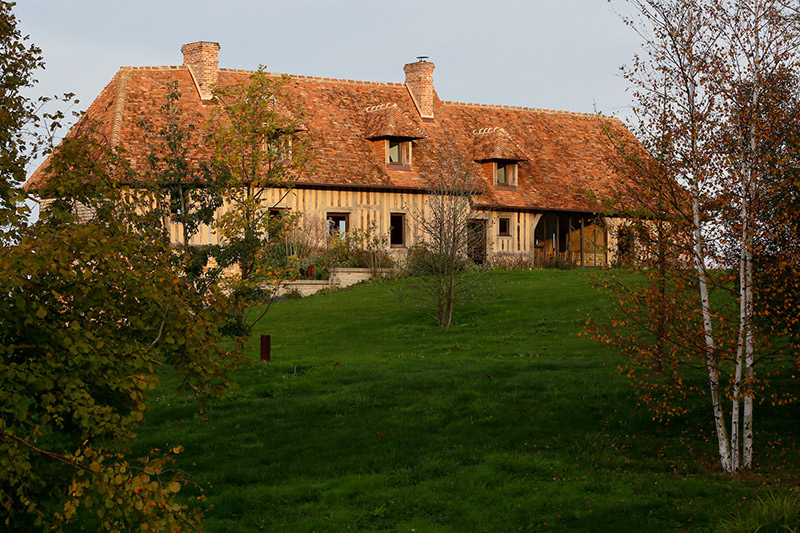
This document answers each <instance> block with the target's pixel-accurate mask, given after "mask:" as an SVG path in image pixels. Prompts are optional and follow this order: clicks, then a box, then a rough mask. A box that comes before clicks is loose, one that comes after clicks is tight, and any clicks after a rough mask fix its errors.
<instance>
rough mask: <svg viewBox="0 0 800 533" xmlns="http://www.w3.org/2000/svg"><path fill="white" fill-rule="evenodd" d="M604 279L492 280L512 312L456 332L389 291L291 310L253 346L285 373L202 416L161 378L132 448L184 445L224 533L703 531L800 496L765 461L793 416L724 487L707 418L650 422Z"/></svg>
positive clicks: (498, 305)
mask: <svg viewBox="0 0 800 533" xmlns="http://www.w3.org/2000/svg"><path fill="white" fill-rule="evenodd" d="M591 275H592V274H591V273H589V272H587V271H569V272H564V271H535V272H511V273H498V274H494V275H493V276H492V279H493V281H495V282H496V283H497V288H498V292H499V294H500V296H499V297H498V298H497V299H494V300H490V301H486V302H483V303H481V304H469V305H467V306H464V307H463V308H461V309H457V312H456V315H455V318H454V323H453V326H452V328H451V329H450V330H447V331H443V330H440V329H439V328H438V327H437V326H436V324H435V322H434V321H433V320H432V319H430V318H428V317H426V316H424V315H421V314H419V313H418V312H417V311H416V310H414V309H413V308H411V307H409V306H408V305H407V304H406V303H404V302H400V301H397V300H396V299H395V298H394V296H392V295H391V294H390V293H389V292H387V291H386V290H385V289H384V288H383V287H381V286H380V285H367V286H358V287H354V288H351V289H346V290H343V291H340V292H338V293H335V294H330V295H323V296H314V297H310V298H306V299H302V300H293V301H286V302H281V303H279V304H277V305H276V306H275V307H274V308H273V309H271V310H270V312H269V314H268V316H267V319H266V320H265V322H264V323H263V325H262V326H261V327H260V330H259V331H257V332H256V336H255V337H254V339H253V345H254V346H255V347H256V348H257V346H258V335H260V334H262V333H264V334H270V335H271V336H272V362H270V363H260V362H257V361H256V358H257V354H256V352H255V351H254V350H253V351H252V352H251V356H252V358H253V360H254V363H253V365H252V366H251V367H248V368H244V369H241V370H239V371H238V372H237V373H236V374H235V376H234V377H235V380H236V382H237V383H238V387H237V388H235V389H233V390H232V391H230V393H229V395H228V397H227V398H226V399H223V400H220V401H217V402H214V403H213V404H212V405H210V406H208V407H207V408H206V410H205V412H204V413H202V415H199V414H198V413H197V407H196V405H195V404H193V403H192V402H191V401H190V400H189V399H187V398H183V397H174V396H171V395H170V394H169V390H168V389H169V379H166V380H165V383H164V385H163V387H162V389H160V391H164V392H163V393H160V395H158V396H157V397H155V398H154V399H153V401H152V402H151V405H152V408H151V410H150V412H149V415H148V425H147V426H146V427H145V428H144V429H143V431H142V432H141V437H140V439H139V441H138V442H137V450H140V451H143V450H147V449H150V448H153V447H161V448H164V447H166V446H173V445H175V444H183V445H184V447H185V452H184V454H182V455H181V456H179V463H178V465H177V466H178V467H180V468H182V469H184V470H185V471H186V472H187V473H188V474H189V475H190V476H191V478H192V479H193V480H194V481H195V482H196V483H197V486H196V487H193V486H191V485H190V486H187V488H186V489H185V492H186V493H187V494H192V495H196V494H198V493H199V492H200V491H201V490H202V491H203V492H204V493H205V495H206V496H207V500H206V502H205V503H206V504H207V505H208V506H209V510H208V512H207V521H206V523H205V527H206V529H207V530H208V531H220V532H221V531H262V530H263V531H312V530H315V531H358V530H361V531H364V530H367V531H369V530H392V531H412V530H416V531H540V530H541V531H545V530H554V531H674V530H676V529H677V530H679V529H681V528H683V527H685V528H688V529H691V530H701V531H702V530H706V529H710V528H711V527H712V526H713V524H714V523H716V522H717V521H718V519H719V518H721V517H727V516H730V515H731V513H733V512H735V511H737V510H739V509H741V508H742V505H743V504H744V505H745V507H746V504H747V502H748V500H749V499H752V498H754V497H755V495H756V494H757V493H758V492H757V491H759V490H761V489H754V488H753V487H757V486H759V485H761V484H762V483H764V482H767V481H774V480H775V479H776V478H778V477H781V479H783V480H786V479H787V477H788V478H790V479H797V473H798V469H797V467H796V466H795V464H794V463H795V462H794V461H793V460H791V458H790V457H788V456H787V455H786V453H785V450H782V453H778V452H777V451H775V450H773V454H772V455H771V456H767V452H766V449H764V448H767V447H768V445H769V442H773V443H774V439H775V438H776V437H775V434H776V433H774V432H772V436H771V437H768V436H767V434H766V433H767V432H768V431H769V428H770V427H773V428H774V427H778V426H780V425H783V424H785V423H786V421H787V420H789V419H790V415H791V413H787V412H785V411H772V412H771V413H764V414H762V419H761V420H762V421H761V429H762V433H758V434H757V442H756V450H757V453H758V451H759V450H762V449H764V451H763V453H762V455H760V456H759V460H761V464H760V465H759V468H758V470H757V472H756V473H755V474H752V475H749V476H747V477H745V478H743V479H731V478H728V477H726V476H723V475H721V474H719V469H718V468H717V466H716V458H715V456H714V445H713V442H711V441H709V440H708V439H710V438H711V437H712V425H711V422H712V421H711V419H710V416H709V413H708V412H707V411H708V410H707V409H705V405H704V404H703V403H702V401H701V402H699V403H698V409H697V410H696V412H694V413H693V414H692V415H691V416H689V417H687V418H686V419H681V420H677V421H674V422H673V423H672V424H670V425H667V426H664V425H658V424H656V423H654V422H652V421H651V420H650V417H649V416H648V414H647V413H646V412H643V411H642V410H640V409H639V408H638V407H637V406H636V400H635V397H634V395H633V393H632V390H631V388H630V386H629V385H628V384H627V383H626V382H625V381H624V379H623V378H622V377H621V376H620V375H619V374H618V373H617V371H616V367H617V365H618V364H619V363H620V361H618V360H617V359H616V358H615V357H614V355H613V354H611V353H609V352H608V351H606V350H605V349H604V348H601V347H599V346H598V345H596V344H594V343H592V342H591V341H590V340H588V339H587V338H585V337H583V336H582V335H581V332H582V330H583V324H584V322H585V320H586V317H587V316H588V315H589V314H593V313H602V312H603V309H604V308H605V306H606V305H608V304H607V303H606V302H602V301H599V300H598V293H597V292H596V291H594V289H592V288H591V286H590V283H591ZM792 428H794V429H796V423H794V424H793V425H792ZM784 431H788V433H784V434H780V435H781V439H783V440H781V441H780V442H783V443H785V445H786V446H790V444H789V443H790V442H791V443H794V442H795V440H794V433H792V430H791V429H788V430H784ZM770 439H772V440H770ZM793 445H794V444H791V446H793ZM778 473H779V474H778ZM211 506H213V507H211Z"/></svg>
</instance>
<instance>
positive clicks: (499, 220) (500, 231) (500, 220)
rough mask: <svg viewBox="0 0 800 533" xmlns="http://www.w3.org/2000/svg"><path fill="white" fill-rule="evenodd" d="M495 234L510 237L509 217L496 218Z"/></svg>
mask: <svg viewBox="0 0 800 533" xmlns="http://www.w3.org/2000/svg"><path fill="white" fill-rule="evenodd" d="M504 222H505V226H506V228H505V231H503V223H504ZM497 236H498V237H511V217H506V216H503V217H498V218H497Z"/></svg>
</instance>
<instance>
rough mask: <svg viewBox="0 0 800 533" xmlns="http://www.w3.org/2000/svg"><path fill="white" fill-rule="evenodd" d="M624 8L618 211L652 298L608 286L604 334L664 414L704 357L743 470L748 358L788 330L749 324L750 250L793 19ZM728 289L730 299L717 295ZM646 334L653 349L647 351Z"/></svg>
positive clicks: (724, 447) (764, 354)
mask: <svg viewBox="0 0 800 533" xmlns="http://www.w3.org/2000/svg"><path fill="white" fill-rule="evenodd" d="M630 3H631V4H632V5H633V6H634V7H635V8H636V11H637V12H638V16H637V17H635V18H632V19H628V20H627V21H626V22H627V23H628V24H629V25H631V26H632V27H633V28H635V29H636V31H638V32H639V34H640V35H641V36H642V37H643V41H644V50H645V55H644V57H636V58H635V60H634V62H633V66H632V67H631V68H630V69H629V70H628V71H627V76H628V79H629V80H630V81H631V82H632V83H633V85H634V87H635V93H634V95H635V99H636V107H635V111H636V121H635V124H634V125H633V129H634V131H635V132H636V134H637V136H638V138H639V139H640V140H641V142H642V145H643V147H644V149H645V151H646V152H647V153H646V154H645V153H644V152H643V151H642V150H641V147H640V146H631V145H628V146H622V145H621V146H620V148H621V151H620V156H619V159H618V161H617V165H618V168H619V169H620V170H621V171H623V172H624V173H625V174H626V175H627V176H628V177H629V178H630V181H631V182H632V183H634V184H635V187H634V188H632V189H629V190H628V191H626V194H624V195H622V196H620V198H621V203H620V204H619V205H618V206H617V208H618V209H619V212H624V213H627V214H628V215H629V216H631V217H638V219H639V222H638V223H637V225H638V227H639V230H640V231H639V235H640V236H641V237H640V241H642V243H643V244H645V246H644V250H643V252H642V253H640V258H639V259H640V265H639V266H640V267H641V268H642V269H643V271H644V272H645V275H646V277H648V278H649V279H650V280H651V281H654V282H655V281H657V282H658V283H659V286H660V287H661V292H660V293H659V292H654V291H652V290H650V289H649V288H633V289H626V288H623V286H622V285H621V284H617V285H616V286H615V290H616V294H617V295H618V296H619V297H620V298H621V302H622V303H623V304H625V305H627V307H623V308H622V309H623V314H625V316H624V317H623V318H622V319H621V320H619V321H618V322H617V325H618V326H621V327H622V328H628V332H627V333H625V334H620V332H619V328H616V329H617V331H616V332H611V333H610V334H608V335H602V334H601V335H600V337H601V338H603V339H604V340H605V341H606V342H610V343H611V344H613V345H615V346H617V347H619V348H621V350H622V351H623V352H625V353H627V354H628V355H629V356H631V362H632V366H633V368H629V369H628V373H629V375H631V377H633V378H634V379H635V380H636V381H637V382H638V383H639V385H640V391H641V392H642V394H643V397H645V398H646V401H647V402H648V404H649V405H651V407H654V408H655V409H656V410H661V412H662V413H668V414H676V413H679V412H681V410H680V408H676V407H675V406H674V405H672V404H671V401H673V400H675V399H676V398H678V397H685V396H687V395H689V393H692V392H696V390H694V385H692V384H690V383H689V382H688V381H687V379H688V378H689V377H690V376H691V371H693V370H694V371H696V370H699V369H700V365H699V364H698V362H699V360H702V361H703V368H704V375H705V379H706V382H707V391H708V392H707V394H708V395H709V397H710V402H711V408H712V413H713V419H714V427H715V432H716V440H717V444H718V450H719V457H720V463H721V466H722V468H723V470H724V471H725V472H728V473H733V472H738V471H740V470H742V469H746V468H751V467H752V464H753V463H752V461H753V405H754V395H755V393H756V391H757V390H758V386H757V385H758V382H757V380H756V374H755V367H756V363H757V362H758V361H759V360H761V361H765V360H767V359H768V358H769V357H774V356H775V355H777V352H776V351H775V350H772V349H769V347H770V345H775V343H772V342H771V340H772V339H771V338H770V337H772V336H776V335H777V336H780V335H782V334H783V332H779V331H776V330H775V329H774V328H772V329H771V330H770V329H769V328H766V329H765V328H761V329H760V330H757V329H756V320H755V318H756V316H757V315H758V314H759V311H758V310H757V309H756V308H755V296H754V271H753V265H754V262H753V257H754V253H755V252H756V249H755V243H756V241H757V240H758V239H762V240H763V239H764V238H765V237H766V235H767V234H769V232H771V231H774V230H775V229H776V228H773V227H769V226H766V227H761V228H760V229H759V230H758V232H757V231H756V226H757V222H758V220H759V212H760V211H759V209H760V203H759V195H760V193H761V191H763V190H764V189H765V187H767V181H768V180H766V179H765V178H766V176H767V175H770V176H774V175H775V172H770V168H772V169H773V170H774V169H775V164H774V163H775V158H774V154H773V153H772V152H771V150H774V148H775V147H776V146H777V145H780V144H781V142H782V141H781V139H780V138H778V135H779V132H780V131H781V130H780V128H778V127H777V124H779V123H780V122H781V120H782V119H783V117H784V116H785V114H783V113H781V112H780V109H784V108H785V105H784V106H783V107H782V104H781V98H779V97H778V95H780V94H784V95H785V91H783V92H781V88H782V87H785V83H786V79H787V77H790V78H791V77H793V76H792V73H794V72H795V71H796V68H797V65H796V57H795V55H794V47H795V44H796V37H797V31H796V27H795V20H794V18H792V17H791V13H790V12H788V11H787V9H786V7H785V6H784V3H782V2H778V1H776V0H630ZM770 164H772V167H770ZM637 187H638V190H639V193H638V194H635V193H632V192H631V191H633V190H634V189H636V188H637ZM648 190H649V191H650V193H649V194H648V193H647V192H644V193H642V191H648ZM654 198H657V199H658V201H659V202H660V204H658V205H656V204H654ZM662 220H668V221H669V223H668V225H667V226H666V228H668V231H666V232H662V233H658V232H657V233H658V237H657V238H652V235H653V227H654V225H655V222H654V221H662ZM658 227H659V229H661V230H663V229H664V226H661V225H659V226H658ZM757 233H760V235H758V234H757ZM648 235H650V237H648ZM648 240H649V241H650V243H651V244H656V243H657V244H658V246H660V248H659V249H658V250H660V252H656V249H655V248H654V247H653V246H647V241H648ZM665 242H668V244H666V245H665ZM664 250H670V254H671V258H670V259H666V258H664V257H663V256H662V258H661V260H660V264H659V267H660V268H659V269H655V270H654V269H653V268H652V267H653V266H655V265H654V263H653V260H654V258H656V257H659V254H660V253H661V252H663V251H664ZM687 260H689V261H690V263H691V264H692V266H693V268H692V269H691V270H689V269H687V268H686V262H687ZM667 264H669V268H668V269H664V268H663V267H664V266H665V265H667ZM712 267H714V268H713V270H712ZM665 282H668V283H665ZM665 287H668V290H667V291H666V292H665V290H664V289H665ZM737 288H738V291H737V292H736V293H735V294H733V295H732V298H727V299H726V298H716V297H714V294H715V293H717V292H720V293H724V292H726V291H731V290H736V289H737ZM768 290H769V289H768ZM691 291H693V292H694V296H691ZM659 297H660V298H661V299H662V301H661V302H658V306H659V307H656V308H657V309H666V314H661V315H660V316H659V315H655V316H654V315H653V314H652V313H649V312H644V313H642V312H641V311H643V310H644V311H646V310H647V309H653V305H652V304H653V303H654V302H656V301H657V300H658V299H659ZM663 300H668V301H667V302H665V301H663ZM726 301H730V302H733V304H734V305H733V306H732V307H728V306H726V305H725V302H726ZM693 306H694V310H693V309H692V307H693ZM626 310H627V312H626ZM659 320H660V321H661V324H657V322H659ZM665 322H670V323H671V324H670V325H669V327H666V328H665V327H664V323H665ZM695 325H696V326H695ZM613 329H615V328H611V330H613ZM654 333H657V334H655V335H653V334H654ZM653 339H655V342H656V344H658V343H661V350H660V353H659V351H658V350H653V349H652V346H648V345H650V344H651V343H652V342H653ZM623 340H624V342H625V343H627V345H626V346H623V345H622V342H623ZM783 344H784V346H785V343H783ZM759 350H761V353H758V352H759ZM643 369H647V370H645V371H642V370H643ZM650 370H655V372H651V371H650ZM728 402H730V411H729V412H728V411H727V409H725V404H726V403H728ZM728 420H730V422H728Z"/></svg>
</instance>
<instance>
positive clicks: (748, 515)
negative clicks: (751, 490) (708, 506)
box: [717, 491, 800, 533]
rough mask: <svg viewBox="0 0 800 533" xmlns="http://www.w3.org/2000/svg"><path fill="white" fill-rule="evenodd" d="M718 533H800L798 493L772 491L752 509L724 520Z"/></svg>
mask: <svg viewBox="0 0 800 533" xmlns="http://www.w3.org/2000/svg"><path fill="white" fill-rule="evenodd" d="M717 531H720V532H723V533H738V532H745V531H758V532H760V533H772V532H775V533H777V532H781V533H792V532H795V533H796V532H800V496H798V494H797V493H778V492H772V491H770V493H769V494H768V495H767V496H766V497H763V498H762V497H760V496H759V497H758V500H757V501H756V503H755V504H754V505H753V506H752V507H749V508H748V509H746V510H742V511H739V512H738V513H736V515H735V516H733V517H732V518H730V519H729V520H723V521H722V522H721V523H720V525H719V528H718V530H717Z"/></svg>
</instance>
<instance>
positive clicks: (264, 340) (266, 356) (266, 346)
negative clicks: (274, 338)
mask: <svg viewBox="0 0 800 533" xmlns="http://www.w3.org/2000/svg"><path fill="white" fill-rule="evenodd" d="M270 340H271V339H270V336H269V335H261V360H262V361H269V360H270V348H271V347H270V344H271V342H270Z"/></svg>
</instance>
